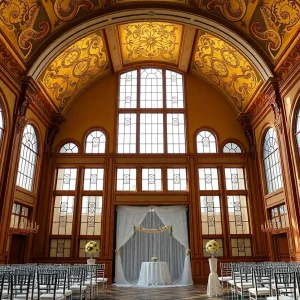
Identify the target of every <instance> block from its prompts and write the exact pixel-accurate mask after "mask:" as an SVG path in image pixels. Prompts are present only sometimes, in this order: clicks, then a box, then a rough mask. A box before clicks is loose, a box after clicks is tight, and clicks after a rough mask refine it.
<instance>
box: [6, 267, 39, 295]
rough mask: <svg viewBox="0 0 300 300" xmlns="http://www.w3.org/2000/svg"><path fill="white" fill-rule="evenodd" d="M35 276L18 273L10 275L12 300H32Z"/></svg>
mask: <svg viewBox="0 0 300 300" xmlns="http://www.w3.org/2000/svg"><path fill="white" fill-rule="evenodd" d="M33 285H34V276H33V274H32V273H29V272H28V273H22V272H17V273H14V274H11V275H10V299H16V298H19V297H18V296H19V295H22V299H26V300H28V299H32V293H33Z"/></svg>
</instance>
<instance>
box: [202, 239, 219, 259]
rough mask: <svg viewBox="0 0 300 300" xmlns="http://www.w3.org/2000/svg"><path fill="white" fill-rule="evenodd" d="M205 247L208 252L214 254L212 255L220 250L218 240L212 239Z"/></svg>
mask: <svg viewBox="0 0 300 300" xmlns="http://www.w3.org/2000/svg"><path fill="white" fill-rule="evenodd" d="M205 248H206V251H207V252H209V253H211V254H212V256H214V254H215V253H216V252H218V251H219V250H220V247H219V245H218V243H217V241H216V240H210V241H209V242H207V243H206V246H205Z"/></svg>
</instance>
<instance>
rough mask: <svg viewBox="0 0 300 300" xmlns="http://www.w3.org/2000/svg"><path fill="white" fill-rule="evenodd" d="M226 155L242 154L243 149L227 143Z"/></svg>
mask: <svg viewBox="0 0 300 300" xmlns="http://www.w3.org/2000/svg"><path fill="white" fill-rule="evenodd" d="M223 152H224V153H242V149H241V147H240V146H239V145H238V144H236V143H227V144H226V145H225V146H224V147H223Z"/></svg>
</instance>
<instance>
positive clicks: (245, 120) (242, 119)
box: [237, 113, 256, 158]
mask: <svg viewBox="0 0 300 300" xmlns="http://www.w3.org/2000/svg"><path fill="white" fill-rule="evenodd" d="M237 121H238V122H239V123H240V124H241V126H242V130H243V132H244V134H245V136H246V139H247V141H248V144H249V152H250V154H251V156H252V157H253V158H255V156H256V143H255V135H254V131H253V128H252V125H251V118H250V116H249V115H248V114H246V113H240V114H239V116H238V118H237Z"/></svg>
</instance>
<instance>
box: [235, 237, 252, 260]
mask: <svg viewBox="0 0 300 300" xmlns="http://www.w3.org/2000/svg"><path fill="white" fill-rule="evenodd" d="M231 251H232V256H252V250H251V239H250V238H234V239H231Z"/></svg>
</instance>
